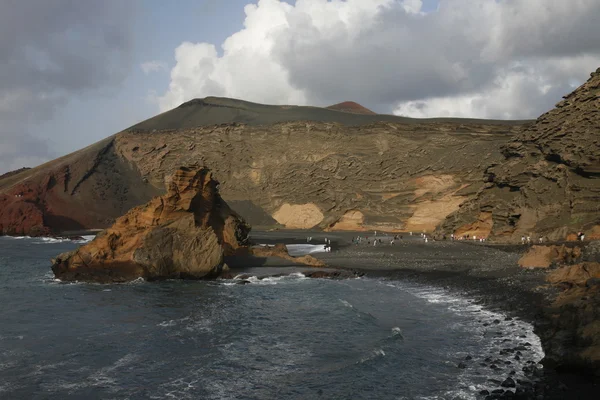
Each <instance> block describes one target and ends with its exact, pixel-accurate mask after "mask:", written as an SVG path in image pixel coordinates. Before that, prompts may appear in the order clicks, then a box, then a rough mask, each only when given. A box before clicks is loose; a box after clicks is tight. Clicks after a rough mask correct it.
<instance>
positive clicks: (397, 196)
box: [115, 122, 519, 231]
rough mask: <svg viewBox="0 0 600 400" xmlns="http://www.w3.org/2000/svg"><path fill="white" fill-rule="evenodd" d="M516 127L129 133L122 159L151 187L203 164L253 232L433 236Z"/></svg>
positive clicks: (119, 142)
mask: <svg viewBox="0 0 600 400" xmlns="http://www.w3.org/2000/svg"><path fill="white" fill-rule="evenodd" d="M518 129H519V127H518V126H505V125H484V124H476V123H469V124H449V123H443V122H440V123H427V124H397V123H378V124H371V125H366V126H354V127H350V126H344V125H341V124H336V123H313V122H311V123H309V122H287V123H279V124H275V125H272V126H251V125H242V124H228V125H220V126H211V127H200V128H194V129H183V130H176V131H156V132H144V131H128V132H122V133H120V134H119V135H117V137H116V140H115V149H116V151H117V152H118V154H119V155H120V156H121V157H122V158H123V159H125V160H127V162H128V163H130V164H132V165H136V167H137V168H138V169H139V171H140V173H141V175H142V176H143V177H144V178H145V179H147V180H148V181H149V182H150V183H152V185H154V186H159V185H161V184H162V182H163V180H164V177H165V176H168V174H169V173H170V171H172V169H173V168H174V166H175V165H177V164H178V163H180V162H191V161H199V162H202V163H203V164H204V165H206V166H208V167H209V168H211V169H212V170H213V171H214V173H215V175H216V176H217V177H218V178H219V181H220V182H221V193H222V195H223V197H224V198H225V199H226V200H227V201H228V202H229V203H230V204H231V206H232V207H233V208H234V209H236V210H237V211H238V212H240V213H241V214H242V215H243V216H244V217H245V218H246V219H247V220H248V221H249V222H250V223H251V224H252V225H254V226H260V225H263V226H264V225H273V224H275V223H278V224H280V225H282V226H283V227H286V228H304V229H306V228H313V227H317V228H323V229H328V230H367V229H370V230H372V229H379V230H389V231H400V230H415V231H416V230H426V231H432V230H433V229H434V228H435V227H436V226H437V225H438V224H439V223H440V222H442V221H443V220H444V218H445V217H446V216H447V215H448V214H450V213H451V212H453V211H455V210H457V209H458V207H459V205H460V204H462V203H463V202H464V201H466V200H468V199H469V198H471V197H472V196H473V195H474V194H475V193H477V191H478V190H479V189H480V188H481V186H482V185H483V182H482V179H481V176H482V174H483V169H484V168H485V167H486V166H487V165H488V164H490V163H496V162H499V161H500V160H501V159H502V155H501V154H500V152H499V151H498V150H497V149H499V147H500V145H502V144H504V143H506V142H507V141H508V140H509V139H510V136H511V135H512V134H513V133H514V132H516V131H517V130H518Z"/></svg>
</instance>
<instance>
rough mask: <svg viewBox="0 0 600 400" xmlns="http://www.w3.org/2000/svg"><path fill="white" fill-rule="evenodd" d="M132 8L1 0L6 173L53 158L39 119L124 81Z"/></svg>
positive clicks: (114, 1) (112, 0) (1, 161)
mask: <svg viewBox="0 0 600 400" xmlns="http://www.w3.org/2000/svg"><path fill="white" fill-rule="evenodd" d="M132 12H133V3H131V2H122V1H119V0H107V1H102V2H97V1H92V0H82V1H70V0H53V1H49V2H44V1H42V2H40V1H35V0H18V1H17V0H8V1H2V2H0V121H2V125H0V149H1V150H0V172H5V171H7V170H10V169H14V168H18V167H21V166H25V165H22V164H21V163H22V162H28V163H39V162H41V161H46V160H48V159H49V158H52V157H53V156H55V155H56V154H55V153H54V152H53V151H52V150H50V148H49V146H48V143H47V141H46V140H44V139H41V137H43V135H36V134H35V131H36V128H38V126H37V124H39V123H41V122H43V121H46V120H48V119H50V118H52V116H53V115H54V113H55V112H56V110H57V109H58V108H60V107H62V106H64V105H65V104H66V103H67V102H68V100H69V98H70V97H71V96H74V95H78V94H81V93H85V92H87V91H89V90H94V89H98V88H102V87H105V86H108V85H113V84H117V83H119V82H120V81H122V79H123V78H124V77H125V76H126V74H127V72H128V70H129V65H130V63H131V60H130V53H131V47H132V38H133V36H132V32H131V28H129V26H130V24H129V22H130V20H131V16H132ZM29 166H33V165H32V164H29Z"/></svg>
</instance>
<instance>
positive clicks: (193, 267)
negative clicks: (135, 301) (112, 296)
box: [52, 167, 249, 282]
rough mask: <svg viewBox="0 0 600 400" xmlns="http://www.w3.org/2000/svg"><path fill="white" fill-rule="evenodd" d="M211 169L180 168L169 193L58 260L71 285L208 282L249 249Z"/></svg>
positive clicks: (242, 226) (240, 222)
mask: <svg viewBox="0 0 600 400" xmlns="http://www.w3.org/2000/svg"><path fill="white" fill-rule="evenodd" d="M217 186H218V183H217V181H215V180H214V179H213V178H212V174H211V172H210V171H209V170H208V169H206V168H196V167H194V168H179V169H177V171H176V172H175V174H174V175H173V177H172V179H171V180H170V182H169V183H168V185H167V193H166V194H165V195H164V196H161V197H156V198H154V199H152V200H151V201H150V202H149V203H147V204H145V205H142V206H138V207H135V208H133V209H131V210H130V211H129V212H127V213H126V214H125V215H123V216H122V217H120V218H118V219H117V221H116V222H115V223H114V225H113V226H111V227H110V228H108V229H106V230H105V231H104V232H102V233H100V234H99V235H98V236H97V237H96V239H94V240H93V241H92V242H90V243H88V244H86V245H84V246H82V247H80V248H79V249H77V250H74V251H72V252H69V253H64V254H61V255H59V256H58V257H56V259H54V260H53V262H52V263H53V265H52V270H53V272H54V274H55V276H56V277H57V278H59V279H62V280H68V281H75V280H77V281H94V282H124V281H129V280H133V279H136V278H138V277H141V278H145V279H164V278H194V279H198V278H204V277H214V276H216V275H218V274H219V273H221V272H222V269H223V267H224V263H223V256H224V254H232V253H233V252H234V251H235V250H236V249H238V248H239V247H240V246H242V245H245V244H246V241H247V237H248V233H249V227H248V226H247V225H246V223H245V222H244V221H243V220H242V219H241V218H240V217H239V216H238V215H237V214H236V213H235V212H233V211H232V210H231V209H230V208H229V206H228V205H227V204H226V203H225V202H224V201H223V200H222V199H221V197H220V196H219V193H218V190H217Z"/></svg>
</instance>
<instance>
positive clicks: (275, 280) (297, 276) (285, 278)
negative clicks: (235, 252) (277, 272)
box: [220, 272, 308, 286]
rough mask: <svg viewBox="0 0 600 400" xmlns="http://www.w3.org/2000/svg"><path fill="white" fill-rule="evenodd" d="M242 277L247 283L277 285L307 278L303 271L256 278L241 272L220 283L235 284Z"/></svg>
mask: <svg viewBox="0 0 600 400" xmlns="http://www.w3.org/2000/svg"><path fill="white" fill-rule="evenodd" d="M242 278H243V279H244V280H246V281H248V282H249V283H252V284H255V285H277V284H280V283H287V282H297V281H300V280H306V279H308V278H307V277H306V276H305V275H304V274H303V273H301V272H293V273H291V274H288V275H281V276H267V277H264V278H258V277H256V276H250V277H247V275H245V274H241V275H237V276H235V277H234V278H233V282H232V281H226V280H223V281H221V282H220V283H221V284H222V285H225V286H232V285H237V283H238V282H236V281H239V280H240V279H242Z"/></svg>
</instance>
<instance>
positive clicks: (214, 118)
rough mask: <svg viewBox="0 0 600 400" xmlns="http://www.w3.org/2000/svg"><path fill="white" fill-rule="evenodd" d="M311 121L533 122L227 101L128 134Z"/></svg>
mask: <svg viewBox="0 0 600 400" xmlns="http://www.w3.org/2000/svg"><path fill="white" fill-rule="evenodd" d="M292 121H311V122H330V123H331V122H333V123H339V124H342V125H346V126H361V125H369V124H374V123H377V122H393V123H400V124H420V123H424V122H425V123H426V122H438V123H442V122H450V123H459V124H481V123H485V124H490V125H509V126H510V125H522V124H523V123H525V122H529V121H499V120H479V119H473V118H428V119H418V118H408V117H400V116H397V115H386V114H376V113H374V112H373V111H371V110H369V109H367V108H365V107H363V106H361V105H360V104H357V103H354V102H350V101H347V102H344V103H340V104H336V105H333V106H330V107H311V106H294V105H268V104H259V103H252V102H249V101H244V100H238V99H230V98H226V97H205V98H203V99H192V100H190V101H187V102H185V103H183V104H181V105H180V106H179V107H176V108H174V109H172V110H169V111H166V112H164V113H162V114H159V115H157V116H155V117H153V118H150V119H147V120H146V121H143V122H140V123H138V124H136V125H134V126H132V127H130V128H128V129H127V130H128V131H138V132H152V131H161V130H173V129H190V128H197V127H202V126H211V125H219V124H233V123H239V124H245V125H254V126H257V125H262V126H268V125H273V124H278V123H282V122H292Z"/></svg>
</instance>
